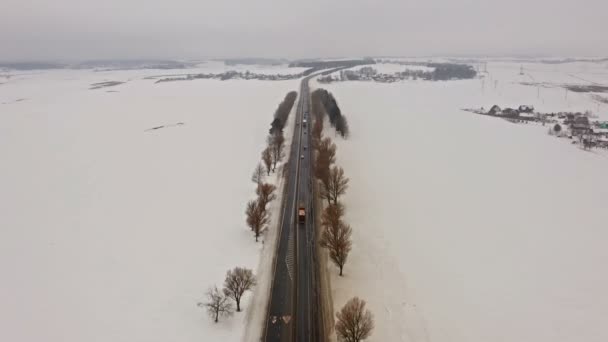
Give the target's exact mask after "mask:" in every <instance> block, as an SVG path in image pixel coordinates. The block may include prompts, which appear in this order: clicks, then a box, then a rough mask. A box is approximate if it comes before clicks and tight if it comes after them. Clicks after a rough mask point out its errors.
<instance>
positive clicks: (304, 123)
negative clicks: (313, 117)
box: [302, 119, 306, 127]
mask: <svg viewBox="0 0 608 342" xmlns="http://www.w3.org/2000/svg"><path fill="white" fill-rule="evenodd" d="M302 127H306V119H304V120H302Z"/></svg>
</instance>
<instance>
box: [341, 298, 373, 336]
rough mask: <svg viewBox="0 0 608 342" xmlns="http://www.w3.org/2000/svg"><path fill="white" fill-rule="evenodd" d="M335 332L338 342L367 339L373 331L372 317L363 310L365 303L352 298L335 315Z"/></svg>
mask: <svg viewBox="0 0 608 342" xmlns="http://www.w3.org/2000/svg"><path fill="white" fill-rule="evenodd" d="M336 317H337V318H338V321H337V322H336V332H337V333H338V338H339V340H340V341H344V342H360V341H362V340H365V339H366V338H368V337H369V336H370V335H371V333H372V330H373V329H374V316H373V315H372V313H371V311H369V310H367V309H365V301H364V300H361V299H359V297H354V298H352V299H351V300H349V301H348V302H346V304H345V305H344V307H342V310H340V312H338V313H336Z"/></svg>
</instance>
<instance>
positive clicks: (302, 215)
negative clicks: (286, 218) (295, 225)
mask: <svg viewBox="0 0 608 342" xmlns="http://www.w3.org/2000/svg"><path fill="white" fill-rule="evenodd" d="M305 218H306V209H305V208H304V206H303V205H300V207H299V208H298V222H300V223H304V219H305Z"/></svg>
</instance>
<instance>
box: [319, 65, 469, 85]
mask: <svg viewBox="0 0 608 342" xmlns="http://www.w3.org/2000/svg"><path fill="white" fill-rule="evenodd" d="M415 65H421V66H425V67H429V68H433V70H415V69H407V68H406V69H405V70H404V71H400V72H396V73H393V74H380V73H378V72H377V70H376V69H374V68H373V67H363V68H361V69H360V70H344V71H343V72H341V73H340V77H339V78H336V77H335V76H332V75H326V76H323V77H319V78H318V81H319V82H321V83H331V82H337V81H375V82H384V83H390V82H397V81H402V80H407V79H414V80H416V79H423V80H428V81H446V80H463V79H471V78H475V77H476V76H477V72H476V71H475V69H473V67H472V66H470V65H466V64H454V63H417V64H415Z"/></svg>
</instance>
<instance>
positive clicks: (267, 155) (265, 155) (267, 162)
mask: <svg viewBox="0 0 608 342" xmlns="http://www.w3.org/2000/svg"><path fill="white" fill-rule="evenodd" d="M262 161H263V162H264V166H265V167H266V175H267V176H270V171H271V170H272V151H271V149H270V146H268V147H266V148H265V149H264V152H262Z"/></svg>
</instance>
